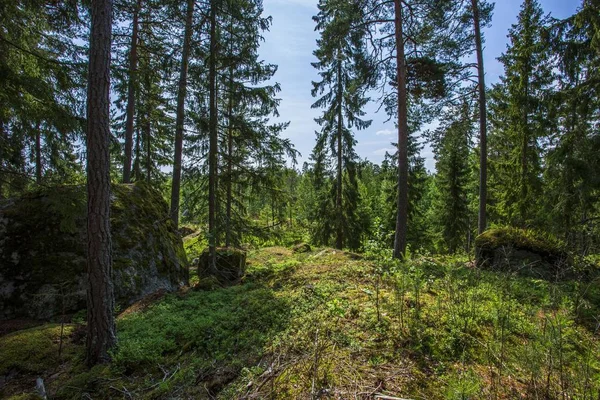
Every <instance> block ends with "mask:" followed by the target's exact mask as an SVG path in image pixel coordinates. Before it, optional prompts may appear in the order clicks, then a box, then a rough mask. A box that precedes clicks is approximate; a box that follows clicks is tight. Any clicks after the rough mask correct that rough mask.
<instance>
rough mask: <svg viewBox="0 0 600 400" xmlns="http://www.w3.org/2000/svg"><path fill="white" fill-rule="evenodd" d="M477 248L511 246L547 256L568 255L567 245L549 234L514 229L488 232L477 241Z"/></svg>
mask: <svg viewBox="0 0 600 400" xmlns="http://www.w3.org/2000/svg"><path fill="white" fill-rule="evenodd" d="M475 246H476V247H478V248H480V249H497V248H500V247H504V246H511V247H514V248H517V249H521V250H528V251H531V252H534V253H540V254H546V255H557V256H562V255H565V254H566V246H565V244H564V243H563V242H561V241H560V240H558V239H557V238H555V237H553V236H551V235H549V234H547V233H541V232H537V231H534V230H526V229H520V228H514V227H502V228H494V229H490V230H487V231H485V232H484V233H482V234H481V235H479V236H478V237H477V238H476V239H475Z"/></svg>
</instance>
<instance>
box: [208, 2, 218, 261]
mask: <svg viewBox="0 0 600 400" xmlns="http://www.w3.org/2000/svg"><path fill="white" fill-rule="evenodd" d="M216 3H217V2H216V0H211V3H210V58H209V70H208V82H209V104H210V112H209V114H210V115H209V118H210V120H209V148H208V248H209V265H210V268H211V269H213V271H214V270H215V269H216V240H217V224H216V222H217V221H216V212H217V168H218V165H217V145H218V143H217V141H218V136H217V135H218V132H217V98H216V97H217V93H216V92H217V37H216V35H217V32H216V29H217V5H216Z"/></svg>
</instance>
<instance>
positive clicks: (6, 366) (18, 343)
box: [0, 324, 78, 375]
mask: <svg viewBox="0 0 600 400" xmlns="http://www.w3.org/2000/svg"><path fill="white" fill-rule="evenodd" d="M73 329H74V327H73V326H72V325H66V326H65V329H64V332H63V347H62V355H61V356H62V357H64V358H70V357H72V356H73V355H74V354H75V353H76V352H77V347H78V346H76V345H74V344H72V343H71V341H70V338H69V335H70V334H71V333H72V332H73ZM59 346H60V325H57V324H50V325H44V326H41V327H36V328H31V329H26V330H22V331H18V332H14V333H11V334H9V335H6V336H4V337H0V375H6V374H7V373H8V372H9V371H11V370H13V369H16V370H17V371H18V372H25V373H43V372H45V371H47V370H49V369H51V368H53V367H54V366H55V365H56V364H57V363H58V362H59V361H60V358H59V356H58V349H59Z"/></svg>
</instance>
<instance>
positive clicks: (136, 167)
mask: <svg viewBox="0 0 600 400" xmlns="http://www.w3.org/2000/svg"><path fill="white" fill-rule="evenodd" d="M140 141H141V134H140V128H139V126H138V128H137V129H136V134H135V158H134V161H133V176H134V179H135V180H136V181H139V180H140V179H141V172H140V152H141V149H140V146H141V143H140Z"/></svg>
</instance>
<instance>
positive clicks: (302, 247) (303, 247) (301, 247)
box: [292, 242, 311, 253]
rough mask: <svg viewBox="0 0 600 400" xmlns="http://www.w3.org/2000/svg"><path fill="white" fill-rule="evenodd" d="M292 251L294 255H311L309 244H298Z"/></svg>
mask: <svg viewBox="0 0 600 400" xmlns="http://www.w3.org/2000/svg"><path fill="white" fill-rule="evenodd" d="M292 251H293V252H294V253H309V252H310V251H311V248H310V245H309V244H308V243H304V242H301V243H297V244H295V245H294V247H292Z"/></svg>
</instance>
